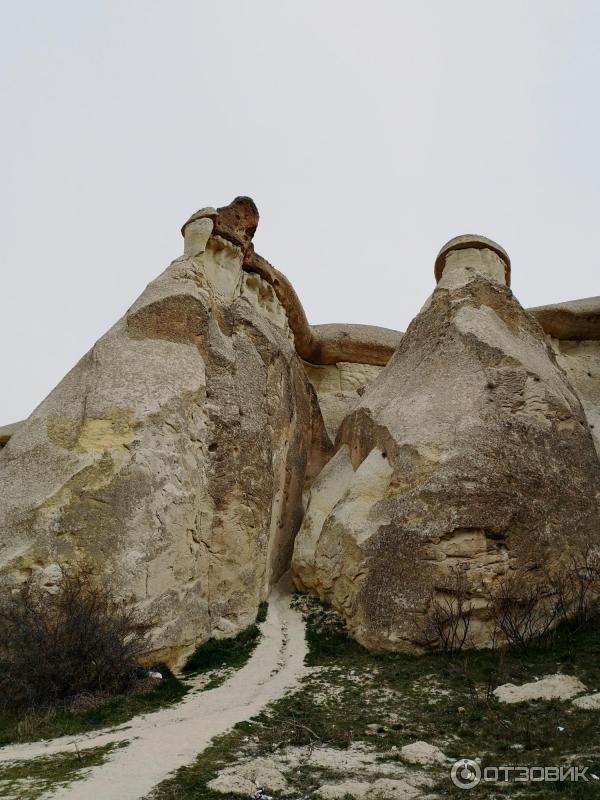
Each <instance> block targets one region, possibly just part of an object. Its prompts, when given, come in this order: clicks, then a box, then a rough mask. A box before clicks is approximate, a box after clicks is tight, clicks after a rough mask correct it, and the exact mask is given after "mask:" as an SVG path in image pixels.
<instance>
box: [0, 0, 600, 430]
mask: <svg viewBox="0 0 600 800" xmlns="http://www.w3.org/2000/svg"><path fill="white" fill-rule="evenodd" d="M599 40H600V3H598V2H594V1H593V0H592V1H591V2H584V0H569V1H567V0H564V2H554V1H553V0H539V1H535V0H516V1H515V2H511V1H509V0H502V2H486V1H485V0H474V1H473V2H461V0H453V1H452V2H448V1H447V0H440V1H439V2H434V1H432V0H412V2H407V1H402V0H389V2H386V1H385V0H370V2H368V3H367V2H364V0H363V2H354V0H317V1H314V0H295V1H294V2H290V1H289V0H246V1H243V0H218V1H217V0H213V1H212V2H208V1H207V0H162V2H156V1H154V0H143V1H142V0H86V2H81V0H76V1H73V2H65V1H64V0H53V2H51V3H50V2H48V1H47V0H43V1H41V2H40V1H38V2H36V1H35V0H23V1H22V2H16V0H1V2H0V103H1V112H2V117H1V125H0V168H1V172H0V177H1V182H0V187H1V189H0V249H1V261H0V264H1V269H2V281H1V297H2V306H1V310H0V342H1V345H0V346H1V375H2V381H3V387H4V391H3V392H2V393H1V394H0V425H1V424H5V423H8V422H12V421H14V420H17V419H21V418H23V417H26V416H27V415H28V414H29V413H30V412H31V411H32V410H33V408H34V407H35V406H36V405H37V404H38V403H39V402H40V401H41V400H42V399H43V398H44V396H45V395H46V394H47V393H48V392H49V391H50V390H51V389H52V387H53V386H54V385H55V384H56V383H57V382H58V381H59V380H60V379H61V377H62V376H63V375H64V374H65V372H66V371H67V370H68V369H70V368H71V367H72V366H73V364H74V363H75V362H76V361H77V360H78V359H79V358H80V357H81V356H82V355H83V354H84V353H85V352H86V351H87V350H88V349H89V348H90V347H91V345H92V344H93V343H94V341H95V340H96V339H98V338H99V337H100V336H101V335H102V334H103V333H104V332H105V330H106V329H107V328H108V327H109V326H110V325H111V324H112V323H113V322H114V321H115V320H116V319H118V318H119V317H120V316H121V315H122V314H123V312H124V311H125V310H126V309H127V307H128V306H129V305H130V304H131V303H132V301H133V300H134V299H135V298H136V297H137V296H138V295H139V294H140V292H141V291H142V290H143V288H144V286H145V285H146V284H147V283H148V282H149V281H150V280H151V279H152V278H153V277H154V276H156V275H157V274H158V273H159V272H161V271H162V270H163V269H164V267H165V266H167V264H168V263H169V262H170V261H171V260H172V259H173V258H175V257H176V256H178V255H179V254H180V253H181V250H182V240H181V236H180V233H179V229H180V226H181V224H182V223H183V222H184V221H185V219H186V218H187V217H188V216H189V215H190V214H191V213H192V212H193V211H195V210H196V209H197V208H199V207H201V206H204V205H223V204H226V203H228V202H230V201H231V199H232V198H233V197H234V196H236V195H239V194H248V195H251V196H252V197H253V198H254V200H255V201H256V203H257V205H258V207H259V209H260V213H261V223H260V226H259V229H258V232H257V234H256V237H255V244H256V247H257V250H258V251H259V252H260V253H261V254H262V255H264V256H265V257H266V258H267V259H268V260H269V261H271V262H272V263H273V264H274V265H275V266H276V267H278V268H279V269H280V270H282V271H283V272H284V273H285V274H286V275H287V276H288V277H289V278H290V279H291V281H292V283H293V284H294V286H295V288H296V290H297V292H298V294H299V296H300V298H301V300H302V302H303V303H304V306H305V309H306V312H307V315H308V317H309V320H310V321H311V322H313V323H323V322H362V323H369V324H374V325H383V326H387V327H391V328H397V329H400V330H404V329H405V328H406V326H407V325H408V323H409V322H410V320H411V318H412V317H413V316H414V314H415V313H416V312H417V311H418V309H419V307H420V305H421V304H422V302H423V301H424V300H425V298H426V297H427V295H428V294H429V293H430V291H431V290H432V288H433V262H434V258H435V255H436V253H437V251H438V249H439V247H440V246H441V245H442V244H443V243H444V242H445V241H446V240H447V239H449V238H450V237H452V236H454V235H457V234H460V233H465V232H475V233H482V234H484V235H486V236H490V237H492V238H493V239H496V240H497V241H498V242H499V243H500V244H502V245H503V246H504V247H505V248H506V249H507V250H508V252H509V254H510V256H511V258H512V262H513V288H514V290H515V293H516V295H517V297H518V298H519V299H520V300H521V302H522V303H523V305H525V306H531V305H540V304H543V303H552V302H558V301H561V300H568V299H574V298H578V297H585V296H590V295H595V294H600V291H599V283H600V255H599V240H598V238H599V224H598V223H599V210H600V203H599V200H600V159H599V157H598V148H599V147H600V111H599V101H600V46H599Z"/></svg>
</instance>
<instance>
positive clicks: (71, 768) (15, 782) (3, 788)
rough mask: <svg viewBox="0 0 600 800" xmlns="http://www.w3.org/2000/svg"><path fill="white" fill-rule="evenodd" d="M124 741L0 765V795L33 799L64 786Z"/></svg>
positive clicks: (104, 758) (104, 759)
mask: <svg viewBox="0 0 600 800" xmlns="http://www.w3.org/2000/svg"><path fill="white" fill-rule="evenodd" d="M126 744H127V743H126V742H123V743H121V744H119V745H113V744H108V745H105V746H104V747H95V748H92V749H90V750H82V751H81V752H79V753H77V752H72V753H57V754H56V755H54V756H43V757H41V758H34V759H31V760H30V761H17V762H13V763H11V764H8V765H0V796H2V797H15V798H16V797H18V798H19V800H37V798H39V797H41V796H42V795H44V794H45V793H46V792H48V791H49V790H50V789H56V788H58V787H59V786H67V785H69V784H70V783H73V781H76V780H79V779H80V778H82V777H83V776H82V774H81V771H82V770H84V769H88V768H89V767H96V766H99V765H100V764H103V763H104V761H106V758H107V757H108V755H109V753H110V752H111V751H112V750H114V748H115V747H123V746H126Z"/></svg>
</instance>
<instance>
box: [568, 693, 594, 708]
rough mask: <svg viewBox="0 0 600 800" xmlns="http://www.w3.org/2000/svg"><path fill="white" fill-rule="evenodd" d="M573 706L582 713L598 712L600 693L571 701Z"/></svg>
mask: <svg viewBox="0 0 600 800" xmlns="http://www.w3.org/2000/svg"><path fill="white" fill-rule="evenodd" d="M573 705H574V706H575V708H580V709H581V710H582V711H600V692H596V693H595V694H586V695H584V696H583V697H577V698H575V700H573Z"/></svg>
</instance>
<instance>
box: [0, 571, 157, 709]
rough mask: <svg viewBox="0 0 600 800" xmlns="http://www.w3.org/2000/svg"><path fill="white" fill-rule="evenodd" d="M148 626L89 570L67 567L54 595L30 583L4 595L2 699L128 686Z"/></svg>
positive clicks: (29, 700)
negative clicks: (96, 579) (100, 583)
mask: <svg viewBox="0 0 600 800" xmlns="http://www.w3.org/2000/svg"><path fill="white" fill-rule="evenodd" d="M147 630H148V625H147V624H145V623H143V622H142V621H141V620H140V618H139V617H138V615H137V614H136V613H135V612H134V611H133V610H131V609H129V608H126V607H125V606H124V605H122V604H121V603H117V602H115V601H114V600H113V598H112V596H111V593H110V590H109V589H108V588H107V587H106V586H103V585H99V584H98V583H97V582H96V581H95V580H94V576H93V574H92V572H91V570H90V569H88V568H81V569H79V570H78V571H65V572H64V574H63V578H62V580H61V582H60V584H59V585H58V587H57V591H56V593H54V594H49V593H48V592H47V591H44V590H43V589H41V588H39V587H37V586H36V585H35V584H34V583H33V582H30V583H29V584H27V585H26V586H25V587H23V588H22V589H21V590H20V591H18V592H17V593H15V594H10V595H9V596H7V597H4V598H2V599H1V600H0V703H3V704H4V705H5V706H52V705H54V704H56V703H59V702H65V701H69V700H71V699H72V698H74V697H76V696H78V695H82V694H84V693H87V692H89V693H95V692H110V693H112V692H119V691H124V690H125V689H127V688H129V687H130V686H131V685H132V684H133V682H134V681H135V679H136V669H137V662H138V659H139V656H140V655H141V653H142V652H143V650H144V646H145V644H146V636H147Z"/></svg>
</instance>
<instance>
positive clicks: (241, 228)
mask: <svg viewBox="0 0 600 800" xmlns="http://www.w3.org/2000/svg"><path fill="white" fill-rule="evenodd" d="M203 217H208V218H209V219H212V220H213V222H214V226H215V227H214V230H213V232H214V233H216V234H217V236H222V237H223V238H224V239H227V240H228V241H230V242H233V244H237V245H238V246H239V247H242V248H243V249H244V250H245V249H246V248H247V247H248V245H249V244H250V242H251V241H252V237H253V236H254V233H255V231H256V228H257V226H258V208H257V207H256V204H255V202H254V200H253V199H252V198H251V197H236V198H235V200H233V201H232V202H231V203H230V204H229V205H228V206H221V208H212V207H211V206H208V207H206V208H201V209H200V210H199V211H196V213H195V214H192V216H191V217H190V218H189V219H188V220H186V222H184V224H183V226H182V228H181V233H182V235H183V236H185V229H186V227H187V226H188V225H189V224H190V222H194V221H195V220H197V219H201V218H203Z"/></svg>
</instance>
